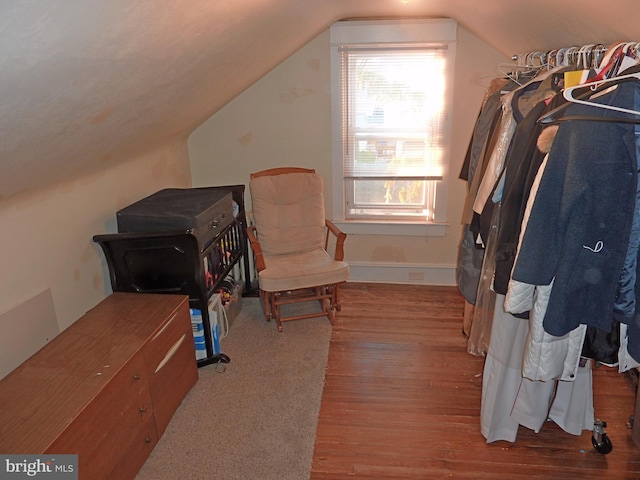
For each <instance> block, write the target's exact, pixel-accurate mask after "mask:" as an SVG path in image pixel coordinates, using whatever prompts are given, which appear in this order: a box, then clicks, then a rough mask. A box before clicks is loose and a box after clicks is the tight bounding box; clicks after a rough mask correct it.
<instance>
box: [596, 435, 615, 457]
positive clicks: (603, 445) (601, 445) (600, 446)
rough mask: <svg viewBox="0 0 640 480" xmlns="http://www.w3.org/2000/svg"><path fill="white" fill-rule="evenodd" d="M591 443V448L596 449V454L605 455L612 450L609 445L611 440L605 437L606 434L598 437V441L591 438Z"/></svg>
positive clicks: (611, 446) (611, 445)
mask: <svg viewBox="0 0 640 480" xmlns="http://www.w3.org/2000/svg"><path fill="white" fill-rule="evenodd" d="M591 443H592V444H593V448H595V449H596V451H597V452H598V453H602V454H603V455H606V454H607V453H610V452H611V450H613V444H612V443H611V439H609V437H608V436H607V434H606V433H603V434H601V435H600V441H598V440H597V439H596V437H591Z"/></svg>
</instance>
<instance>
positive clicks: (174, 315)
mask: <svg viewBox="0 0 640 480" xmlns="http://www.w3.org/2000/svg"><path fill="white" fill-rule="evenodd" d="M178 313H179V312H176V313H174V314H173V317H171V318H170V319H169V321H168V322H167V323H165V324H164V326H163V327H162V328H161V329H160V331H159V332H158V333H156V334H155V335H154V336H153V338H152V339H151V341H152V342H153V341H154V340H155V339H156V338H158V337H159V336H160V335H162V332H164V331H165V330H166V329H167V328H169V325H171V323H172V322H173V321H174V320H175V319H176V317H177V316H178Z"/></svg>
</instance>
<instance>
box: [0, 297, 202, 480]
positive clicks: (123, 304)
mask: <svg viewBox="0 0 640 480" xmlns="http://www.w3.org/2000/svg"><path fill="white" fill-rule="evenodd" d="M197 380H198V371H197V366H196V357H195V351H194V343H193V334H192V331H191V319H190V315H189V300H188V297H187V296H182V295H161V294H139V293H113V294H112V295H110V296H109V297H107V298H106V299H105V300H104V301H102V302H101V303H100V304H98V305H97V306H96V307H95V308H93V309H92V310H90V311H89V312H87V313H86V314H85V315H84V316H83V317H82V318H80V319H79V320H78V321H77V322H75V323H74V324H73V325H71V326H70V327H69V328H67V329H66V330H65V331H63V332H62V333H61V334H60V335H58V336H57V337H56V338H54V339H53V340H51V341H50V342H49V343H48V344H47V345H45V346H44V347H43V348H42V349H40V350H39V351H38V352H37V353H35V354H34V355H33V356H32V357H30V358H29V359H28V360H26V361H25V362H24V363H23V364H22V365H20V366H19V367H18V368H16V369H15V370H14V371H13V372H11V373H10V374H9V375H7V376H6V377H5V378H4V379H2V380H0V452H1V453H3V454H10V453H17V454H40V453H45V454H50V453H58V454H63V453H72V454H73V453H74V454H78V463H79V465H78V472H79V478H80V479H81V480H99V479H114V480H115V479H117V480H125V479H133V478H134V477H135V475H136V473H137V472H138V470H139V469H140V467H141V466H142V465H143V464H144V462H145V460H146V458H147V456H148V455H149V453H150V452H151V450H153V448H154V446H155V445H156V443H157V441H158V439H159V438H160V437H161V436H162V434H163V433H164V431H165V429H166V427H167V425H168V423H169V421H170V419H171V417H172V416H173V414H174V412H175V410H176V409H177V407H178V406H179V405H180V403H181V402H182V399H183V398H184V396H185V395H186V394H187V392H188V391H189V390H190V389H191V387H192V386H193V385H194V384H195V383H196V381H197Z"/></svg>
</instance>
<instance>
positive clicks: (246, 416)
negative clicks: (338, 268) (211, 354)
mask: <svg viewBox="0 0 640 480" xmlns="http://www.w3.org/2000/svg"><path fill="white" fill-rule="evenodd" d="M314 307H315V306H314V305H307V306H305V307H304V308H307V309H309V308H314ZM296 308H300V307H296ZM330 336H331V324H330V323H329V320H328V319H327V318H326V317H318V318H310V319H304V320H299V321H294V322H288V323H285V324H284V332H282V333H278V330H277V328H276V324H275V322H270V323H267V322H266V321H265V318H264V314H263V312H262V309H261V306H260V303H259V300H258V299H257V298H243V299H242V310H241V312H240V314H239V315H238V317H237V318H236V319H235V320H234V322H233V324H232V327H231V329H230V331H229V335H228V336H227V338H225V339H223V341H222V351H223V352H224V353H226V354H227V355H229V357H230V358H231V363H229V364H227V365H226V370H225V371H224V373H218V372H217V371H216V367H215V366H213V365H211V366H206V367H203V368H200V369H199V375H200V379H199V380H198V383H197V384H196V385H195V387H194V388H193V389H192V390H191V391H190V392H189V394H188V395H187V397H186V398H185V399H184V401H183V402H182V404H181V406H180V408H179V409H178V411H177V412H176V414H175V415H174V417H173V419H172V421H171V423H170V424H169V426H168V428H167V430H166V432H165V434H164V435H163V437H162V438H161V439H160V441H159V443H158V445H157V446H156V448H155V449H154V450H153V452H152V453H151V455H150V457H149V458H148V460H147V462H146V463H145V465H144V466H143V467H142V469H141V470H140V472H139V473H138V476H137V477H136V480H185V479H194V480H195V479H202V480H217V479H224V480H304V479H308V478H309V474H310V471H311V461H312V457H313V446H314V442H315V433H316V427H317V422H318V413H319V410H320V400H321V397H322V388H323V385H324V375H325V369H326V365H327V355H328V349H329V341H330Z"/></svg>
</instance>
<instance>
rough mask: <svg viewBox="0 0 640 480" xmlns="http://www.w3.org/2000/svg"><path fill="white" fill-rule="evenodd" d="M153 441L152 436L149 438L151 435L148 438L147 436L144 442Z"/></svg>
mask: <svg viewBox="0 0 640 480" xmlns="http://www.w3.org/2000/svg"><path fill="white" fill-rule="evenodd" d="M151 442H152V440H151V438H149V437H147V438H145V439H144V443H151Z"/></svg>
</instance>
